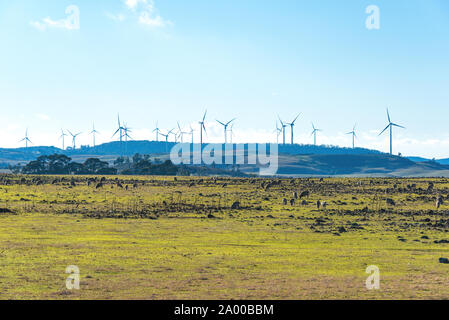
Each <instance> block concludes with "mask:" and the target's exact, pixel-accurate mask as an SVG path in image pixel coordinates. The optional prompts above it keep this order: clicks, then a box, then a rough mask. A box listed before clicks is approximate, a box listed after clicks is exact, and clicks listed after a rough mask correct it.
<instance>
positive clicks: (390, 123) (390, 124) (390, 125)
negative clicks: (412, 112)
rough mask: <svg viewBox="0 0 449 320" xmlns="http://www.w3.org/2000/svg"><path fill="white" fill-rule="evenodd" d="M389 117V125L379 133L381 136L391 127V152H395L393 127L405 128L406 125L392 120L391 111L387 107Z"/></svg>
mask: <svg viewBox="0 0 449 320" xmlns="http://www.w3.org/2000/svg"><path fill="white" fill-rule="evenodd" d="M387 117H388V126H387V127H386V128H385V129H384V130H383V131H382V132H381V133H380V134H379V136H380V135H382V134H383V133H384V132H385V131H387V130H388V129H390V154H393V127H398V128H402V129H405V127H403V126H400V125H398V124H396V123H393V122H391V118H390V112H389V111H388V108H387Z"/></svg>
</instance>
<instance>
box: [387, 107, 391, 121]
mask: <svg viewBox="0 0 449 320" xmlns="http://www.w3.org/2000/svg"><path fill="white" fill-rule="evenodd" d="M387 117H388V122H389V123H391V119H390V111H388V108H387Z"/></svg>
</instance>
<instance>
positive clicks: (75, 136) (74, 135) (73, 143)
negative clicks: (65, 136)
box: [67, 130, 81, 150]
mask: <svg viewBox="0 0 449 320" xmlns="http://www.w3.org/2000/svg"><path fill="white" fill-rule="evenodd" d="M67 131H68V132H69V134H70V135H71V136H72V145H73V150H75V149H76V138H77V137H78V136H79V135H80V134H81V132H79V133H77V134H73V133H71V132H70V130H67Z"/></svg>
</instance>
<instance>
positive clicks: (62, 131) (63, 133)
mask: <svg viewBox="0 0 449 320" xmlns="http://www.w3.org/2000/svg"><path fill="white" fill-rule="evenodd" d="M64 137H67V134H66V133H65V132H64V130H62V129H61V135H60V136H59V139H62V150H65V144H64Z"/></svg>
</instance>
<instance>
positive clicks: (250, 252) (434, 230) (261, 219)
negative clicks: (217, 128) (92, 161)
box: [0, 176, 449, 299]
mask: <svg viewBox="0 0 449 320" xmlns="http://www.w3.org/2000/svg"><path fill="white" fill-rule="evenodd" d="M21 178H22V177H13V176H8V177H7V178H5V177H4V178H3V185H1V186H0V201H1V205H0V207H2V208H7V209H10V210H11V211H13V212H14V213H2V214H0V268H1V270H2V272H1V274H0V298H1V299H391V298H393V299H423V298H430V299H446V298H448V297H449V286H448V285H447V283H448V282H449V265H447V264H441V263H439V261H438V259H439V258H440V257H447V258H449V251H448V248H449V244H445V243H435V241H439V240H445V239H449V234H448V233H447V231H448V230H449V224H448V223H447V222H448V219H449V217H448V216H447V212H446V211H445V208H444V206H443V208H441V209H440V210H439V211H438V212H437V211H436V209H435V208H434V207H435V205H434V200H433V199H434V198H435V196H436V195H437V194H442V195H444V196H446V195H447V194H448V192H447V191H448V188H449V183H448V181H446V180H445V179H433V180H432V182H433V183H434V184H435V187H434V190H433V191H429V192H428V191H427V187H428V183H429V181H430V180H426V179H416V180H400V179H373V180H372V182H371V181H370V180H369V179H325V181H322V182H320V181H319V180H316V179H315V180H308V181H307V180H294V181H290V180H282V181H281V183H280V184H275V185H273V186H272V187H271V188H268V189H264V188H261V183H262V182H265V184H266V183H268V180H266V181H264V180H257V181H256V182H254V183H253V182H251V180H248V179H219V180H218V181H214V180H212V179H210V178H204V180H203V182H202V183H198V182H199V178H195V179H194V178H179V179H178V181H174V180H173V178H164V177H162V178H152V177H149V178H141V177H139V178H136V179H138V186H137V188H133V187H132V185H133V184H134V183H135V182H136V181H131V179H132V178H125V177H120V179H121V180H122V183H123V185H124V186H126V185H129V186H130V188H129V190H128V191H126V190H124V189H121V188H118V187H116V184H115V182H114V181H112V180H108V181H106V182H105V185H104V187H103V188H99V189H95V185H91V186H87V178H85V177H78V178H76V180H75V186H71V185H70V183H69V182H70V179H71V178H70V177H67V178H66V181H58V182H56V183H55V184H51V181H52V180H54V177H41V178H35V179H41V180H42V182H43V183H42V184H41V185H36V183H33V184H32V183H31V179H32V178H33V177H26V182H23V181H22V182H20V179H21ZM111 179H112V178H111ZM126 179H130V180H128V181H126ZM6 180H8V182H7V183H6V182H5V181H6ZM35 181H36V180H35ZM143 181H145V182H146V183H145V185H142V182H143ZM192 181H194V182H195V185H194V186H190V187H189V185H190V184H191V182H192ZM6 184H7V185H6ZM225 184H226V185H225ZM411 184H416V187H414V188H412V189H410V190H408V188H407V185H409V186H410V185H411ZM224 185H225V186H224ZM394 185H396V188H394ZM402 188H403V190H402V191H401V189H402ZM387 189H388V191H387V193H385V190H387ZM304 190H309V191H310V192H311V195H310V197H309V198H308V199H306V201H307V204H305V205H301V204H300V203H299V204H298V202H299V200H298V201H297V203H296V204H295V205H294V206H290V205H288V206H284V205H282V199H283V198H288V199H289V200H290V199H291V198H292V194H293V192H294V191H304ZM386 197H390V198H392V199H394V200H395V202H396V206H395V207H387V206H386V204H385V198H386ZM317 200H321V201H326V202H327V203H328V207H327V209H326V210H317V209H316V205H315V204H316V201H317ZM235 201H240V205H241V207H242V208H240V209H231V208H230V207H231V205H232V203H234V202H235ZM107 217H110V218H107ZM341 228H345V231H346V232H344V231H343V230H342V229H341ZM426 238H428V239H426ZM69 265H76V266H78V267H79V268H80V271H81V288H80V290H72V291H70V290H67V289H66V287H65V279H66V277H67V276H68V275H67V274H65V269H66V267H67V266H69ZM369 265H377V266H378V267H379V268H380V272H381V288H380V290H372V291H370V290H367V289H366V288H365V280H366V278H367V276H368V275H367V274H366V273H365V269H366V267H367V266H369Z"/></svg>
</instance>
